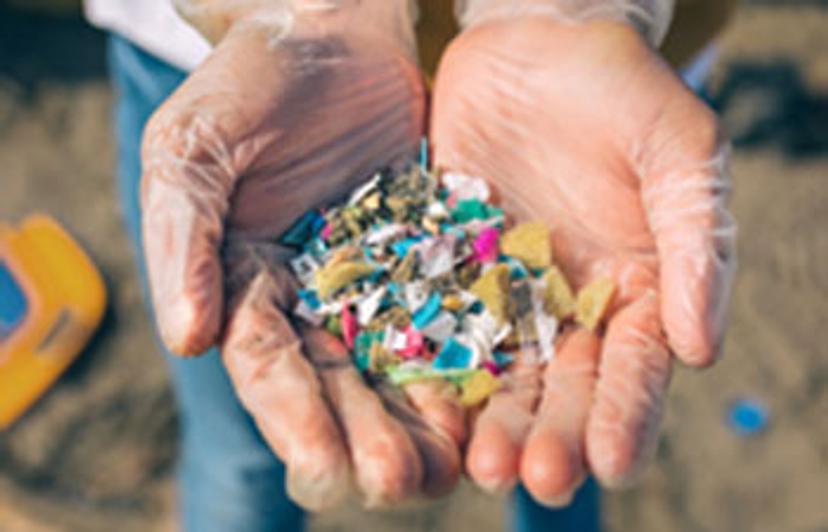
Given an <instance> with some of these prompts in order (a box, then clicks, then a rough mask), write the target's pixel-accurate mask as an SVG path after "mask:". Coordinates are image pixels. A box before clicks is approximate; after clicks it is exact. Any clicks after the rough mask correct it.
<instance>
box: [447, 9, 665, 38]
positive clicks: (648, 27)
mask: <svg viewBox="0 0 828 532" xmlns="http://www.w3.org/2000/svg"><path fill="white" fill-rule="evenodd" d="M456 1H457V2H458V5H457V13H458V17H459V20H460V23H461V25H462V26H463V27H464V28H469V27H471V26H475V25H479V24H484V23H486V22H490V21H493V20H501V19H507V18H521V17H547V18H550V19H554V20H556V21H560V22H563V23H567V24H578V23H584V22H591V21H597V20H613V21H620V22H623V23H626V24H629V25H630V26H632V27H633V28H635V29H636V30H637V31H638V32H639V33H640V34H641V35H643V36H644V37H645V38H646V39H647V40H648V41H649V42H650V44H651V45H653V46H658V45H660V44H661V42H662V41H663V40H664V37H665V35H666V34H667V29H668V27H669V25H670V21H671V19H672V15H673V6H674V4H675V0H456Z"/></svg>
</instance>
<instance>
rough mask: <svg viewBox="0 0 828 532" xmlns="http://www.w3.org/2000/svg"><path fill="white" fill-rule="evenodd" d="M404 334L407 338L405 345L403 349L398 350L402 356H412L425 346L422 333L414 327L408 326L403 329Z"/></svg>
mask: <svg viewBox="0 0 828 532" xmlns="http://www.w3.org/2000/svg"><path fill="white" fill-rule="evenodd" d="M405 335H406V337H407V340H408V342H407V345H406V346H405V349H402V350H401V351H398V354H399V355H400V356H401V357H403V358H414V357H416V356H417V355H419V354H420V351H422V350H423V347H424V346H425V340H424V338H423V333H421V332H420V331H418V330H417V329H415V328H414V327H410V326H409V327H408V329H406V330H405Z"/></svg>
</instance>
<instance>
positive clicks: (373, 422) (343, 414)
mask: <svg viewBox="0 0 828 532" xmlns="http://www.w3.org/2000/svg"><path fill="white" fill-rule="evenodd" d="M304 338H305V341H306V344H307V351H308V354H309V355H310V357H311V360H312V361H313V364H314V365H315V366H316V368H317V371H318V372H319V374H320V375H321V378H322V382H323V384H324V386H325V391H326V393H327V395H328V398H329V399H330V402H331V407H332V408H333V410H334V412H335V413H336V415H337V417H338V419H339V422H340V423H341V425H342V427H343V430H344V432H345V435H346V438H347V441H348V446H349V448H350V451H351V460H352V462H353V467H354V476H355V477H356V482H357V485H358V486H359V488H360V489H361V491H362V494H363V495H364V498H365V500H364V502H365V504H366V506H368V507H379V506H386V505H391V504H395V503H399V502H402V501H404V500H406V499H408V498H411V497H413V496H415V495H416V494H417V493H419V490H420V484H421V481H422V478H423V465H422V463H421V459H420V455H419V453H418V450H417V446H416V445H415V443H414V442H413V441H412V439H411V438H410V437H409V434H408V432H407V431H406V428H405V427H404V426H403V425H402V424H401V423H400V422H399V421H397V420H396V419H395V418H394V417H393V416H392V415H390V414H389V413H388V412H387V411H386V410H385V408H384V406H383V402H382V400H381V399H380V397H379V396H378V395H377V394H376V393H374V392H373V391H372V390H370V389H369V388H368V387H367V386H366V385H365V383H364V382H363V381H362V377H361V376H360V375H359V373H358V372H357V371H356V369H355V368H354V366H353V364H352V362H351V360H350V357H349V355H348V350H347V348H346V347H345V346H344V345H343V344H342V342H340V341H339V340H338V339H337V338H336V337H334V336H333V335H331V334H329V333H327V332H326V331H323V330H318V329H317V330H313V329H308V330H306V331H305V332H304Z"/></svg>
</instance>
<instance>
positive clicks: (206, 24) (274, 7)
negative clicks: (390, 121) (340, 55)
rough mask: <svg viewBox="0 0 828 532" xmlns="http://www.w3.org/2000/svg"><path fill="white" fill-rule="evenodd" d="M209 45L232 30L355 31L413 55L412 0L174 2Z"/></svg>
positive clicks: (279, 35)
mask: <svg viewBox="0 0 828 532" xmlns="http://www.w3.org/2000/svg"><path fill="white" fill-rule="evenodd" d="M172 1H173V4H174V5H175V7H176V10H177V11H178V13H179V14H180V15H181V16H182V18H184V19H185V20H186V21H187V22H189V23H190V24H191V25H192V26H193V27H194V28H195V29H196V30H198V31H199V32H200V33H201V34H202V35H203V36H204V37H205V38H207V40H208V41H210V42H211V43H212V44H214V45H215V44H217V43H218V42H219V41H220V40H221V39H222V38H223V37H224V36H225V35H226V34H227V33H228V32H229V31H231V30H237V29H239V30H249V29H254V30H264V31H266V32H267V33H268V34H269V38H270V41H271V43H272V44H278V43H279V42H280V41H281V40H286V39H291V38H294V39H301V40H305V39H324V38H326V37H342V36H346V35H353V36H357V37H360V38H363V39H374V40H379V41H388V42H393V43H396V44H397V45H398V46H401V47H402V48H404V49H405V50H406V51H407V52H410V53H411V54H412V55H414V53H415V37H414V22H415V20H416V7H415V6H416V4H415V1H416V0H363V1H360V0H328V1H320V0H172Z"/></svg>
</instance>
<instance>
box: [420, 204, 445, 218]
mask: <svg viewBox="0 0 828 532" xmlns="http://www.w3.org/2000/svg"><path fill="white" fill-rule="evenodd" d="M425 214H426V216H428V217H430V218H438V219H439V218H448V216H449V211H448V209H447V208H446V206H445V205H444V204H443V202H442V201H432V202H431V203H429V204H428V206H427V207H426V212H425Z"/></svg>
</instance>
